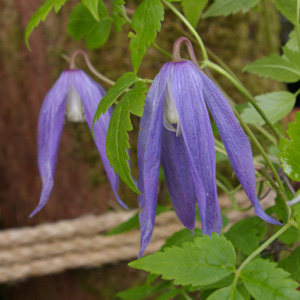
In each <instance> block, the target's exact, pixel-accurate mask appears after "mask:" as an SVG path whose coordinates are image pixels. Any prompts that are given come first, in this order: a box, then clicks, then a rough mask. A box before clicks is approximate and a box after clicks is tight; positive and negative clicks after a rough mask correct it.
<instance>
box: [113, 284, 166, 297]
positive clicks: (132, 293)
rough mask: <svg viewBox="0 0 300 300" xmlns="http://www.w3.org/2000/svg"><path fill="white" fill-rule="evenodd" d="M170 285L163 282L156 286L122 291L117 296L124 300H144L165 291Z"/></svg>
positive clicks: (146, 285) (143, 286)
mask: <svg viewBox="0 0 300 300" xmlns="http://www.w3.org/2000/svg"><path fill="white" fill-rule="evenodd" d="M169 284H170V283H169V282H165V281H162V282H160V283H158V284H156V285H151V284H147V283H146V284H144V285H142V286H137V287H133V288H131V289H128V290H125V291H122V292H120V293H118V294H117V295H116V296H117V297H119V298H120V299H124V300H144V299H148V298H149V297H150V296H152V295H154V294H156V293H157V292H159V291H161V290H163V289H165V288H166V287H167V286H168V285H169Z"/></svg>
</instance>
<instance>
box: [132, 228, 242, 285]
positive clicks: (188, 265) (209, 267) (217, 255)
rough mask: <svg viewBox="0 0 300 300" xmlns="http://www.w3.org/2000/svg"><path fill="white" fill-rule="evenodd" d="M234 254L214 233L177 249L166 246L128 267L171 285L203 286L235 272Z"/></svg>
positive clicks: (224, 240)
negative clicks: (172, 280) (172, 281)
mask: <svg viewBox="0 0 300 300" xmlns="http://www.w3.org/2000/svg"><path fill="white" fill-rule="evenodd" d="M235 260H236V256H235V252H234V248H233V246H232V244H231V243H230V242H229V241H227V240H226V239H225V237H224V236H219V235H217V234H215V233H213V234H212V237H211V238H210V237H209V236H207V235H205V236H203V237H199V238H196V239H195V240H194V242H189V243H184V244H183V245H182V247H181V248H179V247H170V248H166V249H165V250H164V252H156V253H154V254H153V255H148V256H145V257H142V258H141V259H139V260H135V261H133V262H131V263H130V264H129V266H130V267H133V268H136V269H141V270H145V271H148V272H151V273H153V274H161V275H162V278H163V279H167V280H169V279H174V283H175V284H182V285H192V286H198V285H207V284H211V283H214V282H217V281H219V280H221V279H222V278H225V277H227V276H228V275H229V274H231V273H232V272H234V271H235Z"/></svg>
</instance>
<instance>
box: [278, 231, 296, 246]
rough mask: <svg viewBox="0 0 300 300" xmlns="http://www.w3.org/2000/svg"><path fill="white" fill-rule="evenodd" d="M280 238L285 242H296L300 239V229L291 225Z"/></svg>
mask: <svg viewBox="0 0 300 300" xmlns="http://www.w3.org/2000/svg"><path fill="white" fill-rule="evenodd" d="M278 239H279V240H280V241H282V242H283V243H285V244H294V243H296V242H298V241H300V230H299V229H298V228H296V227H290V228H289V229H288V230H286V231H285V232H284V233H283V234H282V235H281V236H280V237H278Z"/></svg>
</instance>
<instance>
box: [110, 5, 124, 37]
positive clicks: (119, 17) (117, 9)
mask: <svg viewBox="0 0 300 300" xmlns="http://www.w3.org/2000/svg"><path fill="white" fill-rule="evenodd" d="M124 4H125V1H124V0H113V22H114V25H115V28H116V31H117V32H121V31H122V27H123V25H124V24H125V23H126V20H125V19H124V17H123V14H122V12H123V9H122V5H124Z"/></svg>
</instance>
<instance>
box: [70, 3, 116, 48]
mask: <svg viewBox="0 0 300 300" xmlns="http://www.w3.org/2000/svg"><path fill="white" fill-rule="evenodd" d="M98 19H99V21H97V20H96V19H95V17H94V16H93V15H92V14H91V13H90V11H89V9H87V8H86V7H85V6H84V5H83V4H82V3H78V4H77V5H76V6H75V7H74V9H73V10H72V12H71V14H70V16H69V20H68V32H69V34H70V35H71V36H72V37H73V38H74V39H75V40H79V39H81V38H83V37H85V40H84V42H85V44H86V46H87V47H88V48H89V49H96V48H100V47H101V46H102V45H104V43H105V42H106V40H107V38H108V36H109V32H110V27H111V23H112V20H111V18H110V17H109V15H108V13H107V9H106V6H105V4H104V3H103V1H102V0H98Z"/></svg>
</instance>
